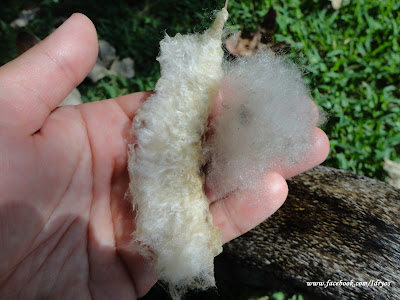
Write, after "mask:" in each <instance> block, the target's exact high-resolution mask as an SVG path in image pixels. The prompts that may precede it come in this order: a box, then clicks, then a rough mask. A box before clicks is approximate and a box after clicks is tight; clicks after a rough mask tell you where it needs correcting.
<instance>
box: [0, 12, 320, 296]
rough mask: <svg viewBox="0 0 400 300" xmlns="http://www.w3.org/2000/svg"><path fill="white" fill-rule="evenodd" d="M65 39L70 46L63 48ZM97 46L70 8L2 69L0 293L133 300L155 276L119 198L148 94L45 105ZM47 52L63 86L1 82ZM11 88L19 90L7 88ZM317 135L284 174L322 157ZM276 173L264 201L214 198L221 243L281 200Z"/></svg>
mask: <svg viewBox="0 0 400 300" xmlns="http://www.w3.org/2000/svg"><path fill="white" fill-rule="evenodd" d="M78 28H79V30H80V34H78V35H76V34H75V33H76V32H77V30H78ZM85 28H86V29H85ZM68 38H69V39H70V42H71V45H70V46H69V48H70V51H69V52H68V51H65V50H64V48H63V47H61V46H60V43H61V40H63V43H65V40H66V39H67V40H68ZM79 39H81V40H85V41H86V42H87V41H88V40H89V42H87V45H86V46H85V47H87V49H80V50H79V51H80V52H79V53H81V56H80V57H78V56H77V54H76V53H75V52H76V51H75V52H74V51H72V49H75V48H77V45H76V43H77V41H78V42H79ZM57 44H58V47H59V48H56V46H57ZM80 46H81V45H80ZM54 48H56V50H54ZM60 48H62V50H64V51H61V50H60ZM81 48H82V47H81ZM52 49H53V50H52ZM93 49H95V50H93ZM96 49H97V45H96V36H95V34H94V29H93V27H92V25H91V23H90V22H89V21H88V20H87V19H85V18H84V17H83V16H79V15H75V16H73V17H72V18H71V20H70V21H68V22H67V24H65V25H64V26H62V27H61V28H60V29H59V30H57V31H56V32H55V33H54V34H53V35H52V36H50V37H49V38H48V39H46V40H44V41H43V42H42V45H41V48H36V50H34V49H32V50H31V51H29V52H28V53H26V54H24V55H23V56H22V57H21V58H19V59H18V60H16V62H12V63H11V64H9V65H7V66H5V67H3V68H2V70H1V71H2V72H0V79H4V81H3V82H6V84H4V86H2V87H0V97H5V98H4V102H3V103H1V105H2V106H1V107H0V112H2V114H3V116H2V120H4V121H3V123H2V124H0V133H1V135H0V153H1V154H2V156H1V157H0V166H1V169H0V191H1V195H2V196H1V199H0V222H1V223H0V224H1V226H0V245H1V246H0V247H1V251H0V296H3V295H5V296H19V297H20V298H35V297H39V298H41V297H49V296H50V295H51V297H52V298H85V296H86V297H87V298H89V297H94V298H98V297H101V298H102V297H104V296H110V298H111V297H112V298H115V299H125V298H128V297H129V298H130V299H132V298H135V297H140V296H142V295H143V294H145V293H146V292H147V291H148V289H149V288H150V287H151V286H152V285H153V284H154V282H155V280H156V278H155V275H154V274H153V271H152V269H151V268H150V267H149V266H148V265H147V262H146V261H145V260H144V259H143V258H142V257H141V256H140V255H139V254H138V253H137V252H135V250H134V249H133V248H132V244H131V236H130V234H131V232H132V231H133V230H134V224H133V222H132V220H133V219H134V216H133V213H132V212H131V210H132V209H131V207H130V203H129V201H127V200H124V199H125V197H124V196H125V192H126V190H127V187H128V181H129V178H128V174H127V171H126V164H127V145H128V139H129V130H130V126H131V120H132V118H133V116H134V114H135V112H136V110H137V108H138V107H139V105H140V102H141V101H143V100H144V99H145V98H146V97H147V96H148V93H137V94H132V95H128V96H124V97H121V98H118V99H112V100H106V101H102V102H98V103H90V104H85V105H81V106H78V107H62V108H58V109H56V110H54V111H53V112H51V111H52V110H53V109H54V107H56V106H57V105H58V103H59V102H61V100H62V98H63V97H65V96H66V94H68V92H69V91H70V90H71V89H72V88H73V87H74V86H75V85H76V84H77V83H79V82H80V81H81V80H82V79H83V78H84V76H85V75H86V73H87V72H88V71H89V70H90V68H91V66H92V65H93V63H94V61H95V59H96ZM85 51H86V52H85ZM43 53H45V57H47V60H48V61H46V62H47V64H48V68H49V71H48V73H51V74H56V75H54V78H52V79H51V80H52V81H53V82H52V84H55V83H57V82H54V81H56V80H57V78H58V77H57V75H59V77H60V78H59V80H60V81H61V82H64V81H66V82H67V84H66V86H64V87H60V88H56V89H55V90H56V91H53V90H51V91H50V90H47V89H46V88H45V87H44V86H45V84H47V83H43V82H39V83H37V85H40V84H41V85H42V86H43V87H42V88H32V86H33V85H34V83H32V82H29V83H28V84H25V85H24V83H23V82H22V80H20V82H18V80H19V79H17V80H16V81H15V82H14V81H13V82H11V81H10V80H8V79H7V78H14V77H15V78H20V77H18V76H16V74H18V72H23V71H24V69H23V64H22V62H24V60H25V61H27V60H32V59H35V56H39V55H40V54H43ZM69 53H71V54H69ZM82 53H85V54H82ZM65 57H66V58H65ZM77 60H78V61H77ZM21 61H22V62H21ZM55 61H56V63H55V64H54V62H55ZM41 64H42V65H43V63H41ZM44 65H45V66H44V67H43V70H45V69H46V67H47V65H46V64H44ZM53 65H54V66H53ZM18 68H19V69H18ZM14 69H15V71H13V70H14ZM12 72H14V73H15V74H14V73H12ZM44 72H45V71H39V72H38V73H40V74H38V75H37V76H38V77H40V76H39V75H42V76H44V75H43V74H41V73H44ZM5 74H7V75H5ZM1 81H2V80H0V82H1ZM33 81H34V80H33ZM39 81H43V80H42V79H39ZM7 82H8V83H9V84H7ZM10 82H11V83H10ZM29 85H31V86H29ZM15 86H18V87H19V86H22V87H23V88H22V89H20V92H17V93H16V92H14V91H12V92H10V87H13V88H14V87H15ZM14 89H15V88H14ZM57 89H58V92H57ZM35 91H39V96H40V97H39V96H37V95H36V96H35V97H33V98H35V99H36V101H37V103H33V102H30V103H24V100H22V99H26V98H28V99H29V98H32V95H33V94H35ZM10 95H11V96H10ZM15 99H16V100H15ZM1 100H3V98H2V99H1ZM11 100H12V101H17V103H16V104H17V105H16V104H15V102H14V104H13V103H12V102H11ZM18 101H20V103H21V104H19V102H18ZM26 102H27V101H26ZM19 105H23V108H22V109H21V107H19ZM3 108H4V109H3ZM25 108H26V109H25ZM35 111H36V115H35V116H32V115H34V113H35ZM27 112H29V113H31V114H29V113H27ZM6 114H7V115H6ZM317 134H318V135H320V139H319V140H320V143H319V144H317V145H316V149H315V151H316V153H318V154H317V155H315V156H314V159H313V161H310V162H304V164H302V166H300V167H299V169H298V170H292V171H291V172H287V173H285V174H281V175H283V176H290V175H294V174H295V173H298V172H300V171H302V170H304V169H307V168H309V167H311V166H313V165H316V164H318V163H319V162H320V161H321V160H323V159H324V156H325V155H326V151H327V141H326V137H324V135H323V134H322V133H321V132H318V133H317ZM281 175H278V174H268V175H266V181H265V182H266V183H265V185H266V187H265V190H266V195H265V203H261V204H259V205H257V206H255V205H252V206H251V205H248V204H247V202H246V201H245V200H246V199H236V198H235V197H234V195H232V196H231V197H230V198H229V199H228V198H226V199H224V200H221V201H217V202H215V203H213V204H212V205H211V207H210V209H211V212H212V213H213V216H214V223H215V224H216V225H217V226H219V227H220V228H221V230H222V233H223V239H224V241H228V240H230V239H232V238H234V237H236V236H238V235H240V234H241V233H243V232H245V231H247V230H249V229H250V228H252V227H254V226H255V225H256V224H258V223H259V222H261V221H262V220H263V219H265V218H266V217H268V216H269V215H270V214H272V213H273V212H274V211H275V210H276V209H277V208H278V207H279V206H280V205H281V204H282V203H283V201H284V199H285V198H286V193H287V187H286V184H285V182H284V179H283V177H282V176H281ZM249 198H251V195H249ZM260 205H261V207H260ZM21 287H22V288H21ZM78 296H79V297H78ZM12 298H15V297H12Z"/></svg>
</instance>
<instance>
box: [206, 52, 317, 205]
mask: <svg viewBox="0 0 400 300" xmlns="http://www.w3.org/2000/svg"><path fill="white" fill-rule="evenodd" d="M221 94H222V97H223V103H222V105H221V107H220V111H219V113H218V114H217V116H216V117H215V118H214V119H213V121H212V123H211V127H212V132H213V134H212V136H211V137H210V138H209V139H208V140H207V141H206V146H205V148H204V153H205V156H206V157H207V159H208V161H209V165H208V168H207V173H206V183H207V186H208V187H209V188H210V190H212V191H213V195H214V197H213V198H214V200H215V199H218V198H220V197H223V196H225V195H226V194H228V193H229V192H232V191H234V190H241V189H254V188H255V186H256V185H257V184H258V183H259V181H260V179H261V178H262V174H264V173H265V172H266V171H268V170H279V169H280V168H290V167H291V166H293V165H295V164H297V163H298V162H299V161H300V159H302V158H303V159H304V158H305V157H306V156H307V155H308V153H309V152H310V149H311V147H312V144H313V132H314V128H315V127H316V126H317V123H318V118H319V116H318V115H319V113H318V109H317V107H316V106H315V105H314V103H313V102H312V101H311V99H310V96H309V92H308V89H307V87H306V85H305V84H304V81H303V80H302V77H301V73H300V71H298V70H297V69H296V68H295V67H294V66H291V65H289V64H288V63H287V62H286V61H285V60H284V59H283V58H282V57H279V56H276V55H274V54H272V53H269V52H266V51H260V52H258V53H257V54H256V55H255V56H253V57H243V58H239V59H237V60H236V61H234V62H233V63H231V64H228V65H227V70H226V76H225V77H224V79H223V80H222V85H221Z"/></svg>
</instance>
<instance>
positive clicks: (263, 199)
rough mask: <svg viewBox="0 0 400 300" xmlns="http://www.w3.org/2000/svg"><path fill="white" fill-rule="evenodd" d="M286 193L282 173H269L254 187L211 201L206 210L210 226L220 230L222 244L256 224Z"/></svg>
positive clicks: (268, 213) (272, 211) (267, 214)
mask: <svg viewBox="0 0 400 300" xmlns="http://www.w3.org/2000/svg"><path fill="white" fill-rule="evenodd" d="M287 193H288V187H287V184H286V181H285V180H284V179H283V178H282V176H280V175H279V174H277V173H269V174H267V175H266V176H265V178H264V179H263V180H262V181H261V182H260V184H259V185H258V186H257V187H256V188H255V189H254V190H245V191H241V192H235V193H234V194H232V195H230V196H228V197H226V198H224V199H221V200H218V201H216V202H213V203H212V204H211V205H210V211H211V214H212V215H213V220H214V225H215V226H217V227H218V228H220V230H221V232H222V241H223V242H224V243H226V242H228V241H230V240H232V239H234V238H236V237H238V236H240V235H242V234H243V233H245V232H247V231H249V230H250V229H252V228H254V227H255V226H257V225H258V224H260V223H261V222H262V221H264V220H265V219H266V218H268V217H269V216H270V215H272V214H273V213H274V212H275V211H276V210H277V209H278V208H279V207H281V205H282V204H283V202H284V201H285V199H286V197H287Z"/></svg>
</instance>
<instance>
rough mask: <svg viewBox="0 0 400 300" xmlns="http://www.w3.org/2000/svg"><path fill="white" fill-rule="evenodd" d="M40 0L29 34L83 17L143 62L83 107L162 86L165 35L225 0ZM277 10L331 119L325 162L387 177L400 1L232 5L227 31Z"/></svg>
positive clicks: (1, 48) (188, 26)
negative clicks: (157, 84)
mask: <svg viewBox="0 0 400 300" xmlns="http://www.w3.org/2000/svg"><path fill="white" fill-rule="evenodd" d="M33 2H34V3H35V2H36V3H37V5H40V6H41V11H40V14H39V17H38V18H37V19H35V20H34V21H33V22H31V23H30V24H29V26H28V27H27V30H28V31H30V32H32V33H34V34H36V35H37V36H39V37H40V38H44V37H45V36H46V35H47V34H48V33H49V31H50V28H51V27H53V26H54V25H56V19H57V17H60V16H68V15H70V14H71V13H73V12H76V11H80V12H83V13H85V14H86V15H88V16H89V17H90V18H91V19H92V20H93V22H94V23H95V25H96V28H97V31H98V36H99V38H101V39H105V40H107V41H109V42H110V43H111V44H113V45H114V46H115V47H116V48H117V53H118V55H119V56H120V57H127V56H129V57H132V58H133V59H134V60H135V71H136V76H135V78H133V79H129V80H126V79H122V78H118V77H114V78H113V77H109V76H108V77H106V78H104V79H103V80H101V81H100V82H99V83H98V84H97V85H92V84H90V83H89V82H85V83H84V84H82V85H81V86H80V91H81V92H82V95H83V99H84V101H95V100H101V99H105V98H110V97H114V96H118V95H121V94H127V93H132V92H137V91H142V90H149V89H152V88H154V85H155V82H156V81H157V79H158V78H159V72H160V70H159V65H158V63H157V62H156V60H155V58H156V56H157V54H158V42H159V41H160V39H162V37H163V36H164V34H165V33H168V34H169V35H174V34H176V33H177V32H181V33H187V32H193V31H202V30H204V29H205V28H206V27H207V26H209V25H210V23H211V22H212V19H213V15H214V13H213V12H214V11H215V10H216V9H219V8H220V7H221V6H223V2H224V1H215V0H206V1H178V0H173V1H161V0H159V1H154V0H153V1H149V0H144V1H140V2H139V3H137V4H132V3H129V4H128V1H121V0H120V1H114V2H112V3H110V1H105V0H100V1H93V0H92V1H76V0H75V1H73V0H72V1H61V0H60V1H55V0H44V1H33ZM23 3H24V1H22V0H19V1H17V0H14V1H10V3H9V4H8V5H4V9H3V10H2V12H1V13H0V38H1V43H0V64H3V63H5V62H7V61H9V60H11V59H12V58H14V57H15V56H16V51H15V45H14V39H15V36H16V30H14V29H12V28H10V27H9V25H8V23H9V22H10V21H12V20H13V19H14V18H15V17H16V16H17V15H18V11H19V10H20V9H21V8H23V7H24V5H23ZM271 6H272V7H273V8H274V9H275V10H276V11H277V14H278V16H277V26H276V30H275V36H274V39H275V41H276V42H282V41H283V42H285V43H286V44H287V45H288V46H289V51H288V53H287V54H288V56H290V57H291V58H292V59H293V60H294V61H296V62H297V63H298V64H299V65H300V66H301V67H302V68H303V69H304V71H305V78H306V80H307V83H308V84H309V86H310V90H311V94H312V96H313V97H314V99H315V101H316V102H317V103H318V104H319V105H320V106H321V107H322V108H323V109H324V110H326V111H327V112H328V113H329V116H330V117H329V120H328V122H327V124H326V125H325V126H324V130H325V131H326V133H327V134H328V136H329V138H330V141H331V152H330V155H329V157H328V159H327V161H326V162H325V165H329V166H333V167H337V168H341V169H345V170H352V171H354V172H356V173H358V174H365V175H367V176H370V177H375V178H378V179H382V180H383V179H384V178H385V173H384V171H383V168H382V166H383V160H384V159H385V158H389V159H392V160H399V158H400V157H399V155H400V117H399V113H400V107H399V104H400V93H399V87H400V79H399V78H400V76H399V75H400V71H399V70H400V68H399V66H400V54H399V53H400V51H399V44H398V35H399V30H400V29H399V28H400V16H399V9H400V2H399V1H397V0H380V1H368V0H359V1H350V2H349V3H345V4H344V5H343V7H342V8H341V9H340V10H339V11H334V10H333V9H332V8H331V7H330V5H329V1H321V0H307V1H299V0H288V1H286V0H285V1H283V0H276V1H274V0H264V1H251V0H231V1H230V3H229V11H230V19H229V21H228V27H229V28H231V29H233V30H239V29H247V30H256V28H257V26H258V25H259V24H261V23H262V19H263V17H264V15H265V14H266V13H267V12H268V10H269V9H270V7H271Z"/></svg>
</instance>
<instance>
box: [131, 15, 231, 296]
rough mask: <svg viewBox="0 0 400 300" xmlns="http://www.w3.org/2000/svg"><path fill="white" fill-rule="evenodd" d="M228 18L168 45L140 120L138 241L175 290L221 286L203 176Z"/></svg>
mask: <svg viewBox="0 0 400 300" xmlns="http://www.w3.org/2000/svg"><path fill="white" fill-rule="evenodd" d="M227 17H228V12H227V11H226V9H223V10H222V11H221V12H219V13H218V15H217V19H216V21H215V23H214V26H213V27H212V28H210V29H209V30H207V31H206V32H205V33H204V34H193V35H180V34H177V35H176V36H175V37H169V36H166V37H165V38H164V39H163V40H162V41H161V43H160V47H161V54H160V57H159V58H158V61H159V62H160V65H161V78H160V80H159V81H158V82H157V85H156V89H155V94H154V95H152V96H151V97H150V98H149V99H147V100H146V102H145V103H144V104H143V106H142V107H141V109H140V110H139V111H138V113H137V115H136V117H135V118H134V121H133V134H134V138H135V142H134V143H133V144H132V145H131V146H130V152H129V173H130V176H131V184H130V190H131V193H132V195H133V197H134V199H133V203H134V206H135V207H136V208H137V219H136V226H137V228H136V231H135V233H134V236H135V240H136V241H137V242H139V243H140V244H141V245H142V248H141V252H142V254H144V255H146V256H149V257H150V258H151V259H152V260H153V261H154V266H155V268H156V270H157V272H158V274H159V277H160V279H161V280H164V281H166V282H167V283H169V285H170V288H171V290H172V291H182V290H183V289H185V288H186V287H197V288H206V287H209V286H213V285H214V284H215V281H214V270H213V259H214V256H216V255H218V254H219V253H220V252H221V251H222V242H221V233H220V231H219V229H218V228H216V227H215V226H214V225H213V221H212V216H211V214H210V212H209V204H208V200H207V198H206V196H205V194H204V192H203V184H204V182H203V177H202V174H201V171H200V170H201V166H202V165H203V163H204V160H203V154H202V138H203V135H204V131H205V125H206V121H207V117H208V114H209V112H210V108H211V105H212V99H214V98H215V97H216V95H217V93H218V89H219V84H220V79H221V77H222V76H223V71H222V67H221V63H222V58H223V51H222V49H221V34H222V30H223V26H224V23H225V21H226V19H227Z"/></svg>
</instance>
